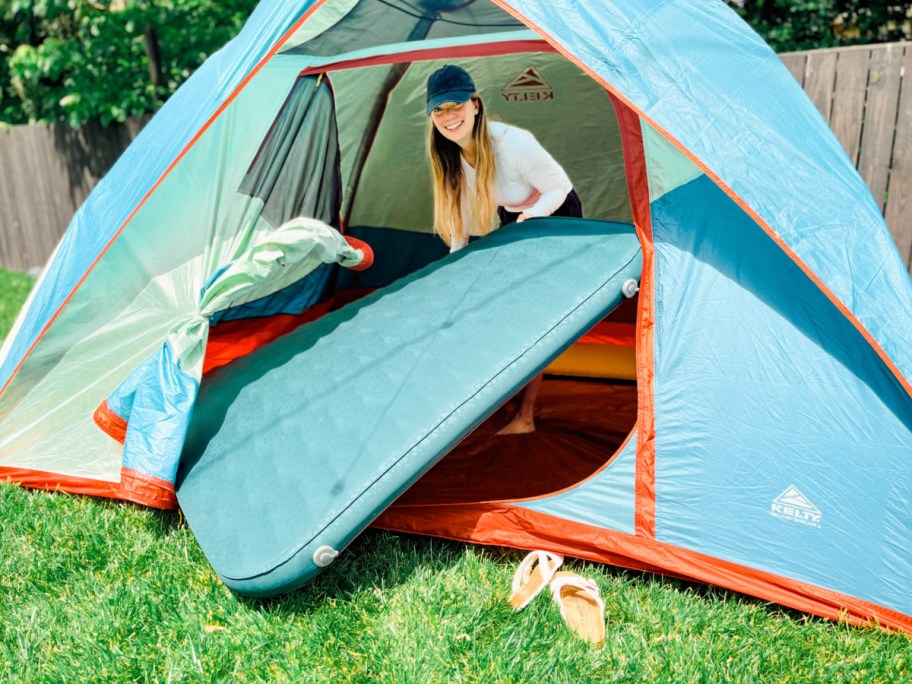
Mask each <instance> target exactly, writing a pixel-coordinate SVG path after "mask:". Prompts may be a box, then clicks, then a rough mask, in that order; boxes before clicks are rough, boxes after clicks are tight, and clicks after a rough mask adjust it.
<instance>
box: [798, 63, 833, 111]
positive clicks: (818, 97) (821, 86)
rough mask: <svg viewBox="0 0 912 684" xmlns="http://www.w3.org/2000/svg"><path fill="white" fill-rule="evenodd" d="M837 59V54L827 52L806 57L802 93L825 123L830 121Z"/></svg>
mask: <svg viewBox="0 0 912 684" xmlns="http://www.w3.org/2000/svg"><path fill="white" fill-rule="evenodd" d="M837 57H838V53H836V52H831V51H829V50H826V51H823V52H812V53H810V54H809V55H808V57H807V67H806V69H805V77H804V91H805V92H806V93H807V94H808V97H810V98H811V101H812V102H813V103H814V106H815V107H817V111H818V112H820V114H821V116H823V118H824V119H825V120H826V121H829V120H830V108H831V106H832V104H833V84H834V83H835V82H836V60H837Z"/></svg>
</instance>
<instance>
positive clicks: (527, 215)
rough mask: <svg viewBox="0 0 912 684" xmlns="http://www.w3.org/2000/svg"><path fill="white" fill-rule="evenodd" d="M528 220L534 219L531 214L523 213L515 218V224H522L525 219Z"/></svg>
mask: <svg viewBox="0 0 912 684" xmlns="http://www.w3.org/2000/svg"><path fill="white" fill-rule="evenodd" d="M530 218H535V217H534V216H532V214H527V213H526V212H523V213H521V214H520V215H519V216H517V217H516V222H517V223H522V222H523V221H525V220H526V219H530Z"/></svg>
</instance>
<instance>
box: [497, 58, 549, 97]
mask: <svg viewBox="0 0 912 684" xmlns="http://www.w3.org/2000/svg"><path fill="white" fill-rule="evenodd" d="M500 92H501V94H502V95H503V98H504V100H506V101H507V102H534V101H540V100H553V99H554V89H553V88H552V87H551V84H550V83H548V81H546V80H545V77H544V76H542V75H541V73H539V71H538V70H537V69H536V68H535V67H531V66H530V67H526V68H525V69H523V71H522V73H521V74H519V75H518V76H517V77H516V78H514V79H513V80H512V81H510V82H509V83H508V84H507V85H505V86H504V87H503V88H501V90H500Z"/></svg>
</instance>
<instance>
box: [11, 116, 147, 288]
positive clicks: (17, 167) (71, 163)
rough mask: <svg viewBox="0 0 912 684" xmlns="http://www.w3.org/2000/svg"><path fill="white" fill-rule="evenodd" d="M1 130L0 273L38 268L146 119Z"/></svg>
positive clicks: (17, 127)
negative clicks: (121, 122) (2, 269)
mask: <svg viewBox="0 0 912 684" xmlns="http://www.w3.org/2000/svg"><path fill="white" fill-rule="evenodd" d="M150 118H151V117H149V116H144V117H136V118H134V119H130V120H128V121H127V122H126V123H123V124H115V125H111V126H108V127H107V128H105V127H103V126H101V125H100V124H97V123H92V124H87V125H85V126H83V127H82V128H79V129H74V128H71V127H70V126H68V125H66V124H56V125H54V126H16V127H13V128H11V129H9V130H6V131H0V268H7V269H11V270H19V271H26V270H30V269H37V268H40V267H41V266H42V265H43V264H44V262H45V261H46V260H47V258H48V257H49V256H50V254H51V252H52V251H53V249H54V247H55V246H56V245H57V242H58V241H59V240H60V236H61V235H63V232H64V231H65V230H66V227H67V226H68V225H69V223H70V219H72V218H73V214H75V213H76V209H78V208H79V205H81V204H82V202H83V200H85V198H86V196H87V195H88V194H89V192H90V191H91V190H92V188H94V187H95V185H96V183H98V181H99V180H100V179H101V178H102V177H103V176H104V174H105V173H106V172H107V171H108V169H109V168H111V166H112V165H113V164H114V162H115V161H117V158H118V157H119V156H120V154H121V153H122V152H123V151H124V149H126V147H127V145H129V144H130V142H131V141H132V140H133V138H135V137H136V135H137V134H138V133H139V131H140V130H141V129H142V127H143V126H144V125H145V124H146V122H147V121H148V120H149V119H150Z"/></svg>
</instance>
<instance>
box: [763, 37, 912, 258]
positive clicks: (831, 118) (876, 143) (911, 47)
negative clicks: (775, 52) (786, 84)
mask: <svg viewBox="0 0 912 684" xmlns="http://www.w3.org/2000/svg"><path fill="white" fill-rule="evenodd" d="M780 57H781V59H782V61H783V62H784V63H785V65H786V66H787V67H788V69H789V71H791V72H792V75H793V76H794V77H795V78H796V79H798V82H799V83H800V84H801V85H802V86H803V87H804V90H805V92H806V93H807V94H808V95H809V96H810V98H811V100H812V101H813V102H814V104H815V105H816V106H817V109H818V110H819V111H820V113H821V114H822V115H823V118H824V119H826V120H827V122H828V123H829V124H830V128H831V129H832V130H833V132H834V133H835V134H836V137H837V138H838V139H839V142H840V143H842V146H843V148H845V151H846V152H847V153H848V155H849V158H850V159H851V160H852V162H853V163H854V164H855V166H856V167H857V168H858V171H859V173H860V174H861V177H862V178H864V179H865V182H866V183H867V184H868V187H869V188H870V189H871V194H872V195H874V199H875V201H876V202H877V203H878V205H879V206H880V209H881V211H882V212H883V214H884V218H886V221H887V225H888V226H889V227H890V232H891V233H892V234H893V239H894V240H895V241H896V246H897V247H898V248H899V253H900V255H901V256H902V258H903V259H904V260H905V262H906V266H907V267H909V266H910V261H912V43H889V44H886V45H871V46H859V47H851V48H837V49H831V50H811V51H808V52H793V53H789V54H784V55H780ZM906 79H909V80H908V81H906Z"/></svg>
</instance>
